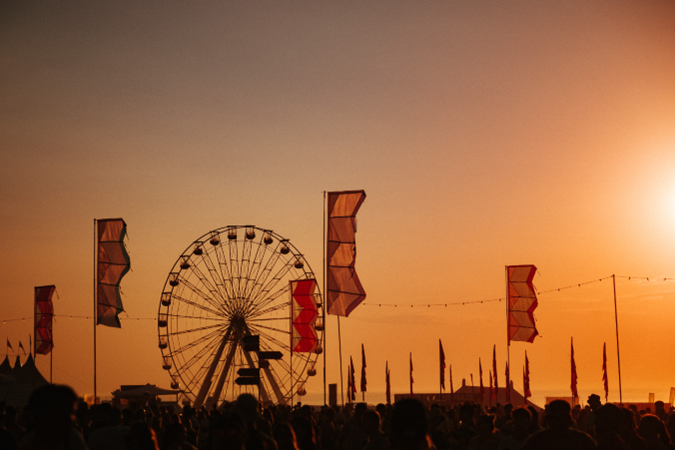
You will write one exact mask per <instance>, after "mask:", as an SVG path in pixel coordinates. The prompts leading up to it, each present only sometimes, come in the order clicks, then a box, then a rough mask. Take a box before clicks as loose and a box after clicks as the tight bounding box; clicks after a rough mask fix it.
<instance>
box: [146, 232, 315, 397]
mask: <svg viewBox="0 0 675 450" xmlns="http://www.w3.org/2000/svg"><path fill="white" fill-rule="evenodd" d="M312 279H315V277H314V274H313V272H312V270H311V268H310V266H309V264H308V263H307V261H306V260H305V258H304V257H303V255H302V254H301V253H300V252H299V251H298V249H297V248H295V247H294V246H293V245H292V244H291V243H290V241H289V240H288V239H285V238H283V237H282V236H279V235H278V234H276V233H274V232H273V231H271V230H264V229H261V228H258V227H255V226H252V225H243V226H241V225H230V226H227V227H222V228H218V229H215V230H212V231H210V232H208V233H206V234H204V235H203V236H201V237H199V238H198V239H197V240H195V241H194V242H193V243H191V244H190V245H189V246H188V247H187V248H186V249H185V251H184V252H183V253H182V254H181V255H180V256H179V257H178V260H177V261H176V263H175V264H174V265H173V267H172V269H171V271H170V273H169V275H168V277H167V280H166V282H165V284H164V289H163V291H162V296H161V299H160V303H159V312H158V321H157V325H158V335H159V348H160V350H161V352H162V361H163V368H164V369H165V370H167V371H168V373H169V374H170V376H171V379H172V383H171V387H172V388H173V389H178V388H180V389H182V390H183V391H184V396H185V397H187V399H189V400H190V401H192V402H193V404H194V406H195V407H199V406H201V405H206V406H207V407H208V406H210V405H212V404H214V403H215V404H219V403H220V402H222V401H224V400H234V399H236V398H237V396H239V395H240V394H242V393H244V392H249V393H251V394H253V395H256V396H258V395H259V396H260V398H261V399H262V400H263V402H265V403H267V402H274V403H280V404H288V403H289V402H290V399H291V398H292V396H294V395H296V396H297V395H304V394H305V393H306V389H305V383H306V382H307V380H308V378H309V377H311V376H315V375H316V368H315V364H316V361H317V359H318V355H319V354H321V353H322V345H323V323H322V319H321V317H322V311H323V309H322V308H323V305H322V303H321V294H320V293H317V294H315V299H316V303H317V307H318V317H319V319H318V320H317V322H316V334H317V338H318V340H317V342H318V343H317V345H316V348H315V349H314V350H313V351H312V352H309V353H295V352H294V353H292V354H291V352H290V349H291V337H290V336H291V326H292V325H291V323H292V321H293V318H292V317H291V296H290V282H291V281H294V280H312ZM251 335H258V336H259V346H260V350H261V351H265V352H268V351H271V352H281V354H282V357H281V358H280V359H276V360H275V359H272V360H260V361H256V358H255V353H253V352H250V351H246V350H244V342H243V341H244V338H245V337H246V336H251ZM256 363H257V364H258V366H256ZM256 367H259V369H260V370H259V374H260V384H259V386H251V385H239V384H238V383H236V382H235V381H236V379H237V377H238V376H237V373H238V371H239V370H240V369H251V368H256Z"/></svg>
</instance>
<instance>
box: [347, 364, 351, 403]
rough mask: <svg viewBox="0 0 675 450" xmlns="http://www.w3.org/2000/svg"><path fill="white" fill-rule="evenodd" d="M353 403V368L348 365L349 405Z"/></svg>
mask: <svg viewBox="0 0 675 450" xmlns="http://www.w3.org/2000/svg"><path fill="white" fill-rule="evenodd" d="M351 402H352V366H351V364H349V365H347V403H351Z"/></svg>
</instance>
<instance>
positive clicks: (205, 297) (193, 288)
mask: <svg viewBox="0 0 675 450" xmlns="http://www.w3.org/2000/svg"><path fill="white" fill-rule="evenodd" d="M180 282H182V284H183V286H185V287H187V288H188V289H189V290H191V291H192V292H193V293H194V294H195V295H197V296H198V297H200V298H202V299H203V300H204V301H206V302H208V303H209V304H210V305H211V306H213V307H214V308H216V309H219V308H220V307H221V306H222V305H219V304H218V303H217V302H215V301H214V300H213V299H212V298H211V297H210V296H209V295H208V294H207V293H205V292H204V291H202V290H201V289H199V288H198V287H197V286H195V285H194V284H192V282H190V280H188V279H187V278H185V277H182V276H180V275H179V283H180Z"/></svg>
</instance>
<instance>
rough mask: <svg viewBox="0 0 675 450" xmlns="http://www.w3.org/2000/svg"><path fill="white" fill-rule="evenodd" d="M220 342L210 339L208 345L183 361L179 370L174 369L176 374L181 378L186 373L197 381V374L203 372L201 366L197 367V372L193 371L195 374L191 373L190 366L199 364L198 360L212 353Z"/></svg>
mask: <svg viewBox="0 0 675 450" xmlns="http://www.w3.org/2000/svg"><path fill="white" fill-rule="evenodd" d="M219 342H220V339H211V340H210V341H209V342H208V344H206V345H205V346H203V347H202V348H200V349H199V350H198V351H197V352H196V353H195V354H194V355H192V356H191V357H190V358H189V359H187V360H184V362H183V364H182V365H181V367H180V369H179V368H178V367H177V368H176V373H177V374H178V375H179V376H180V377H181V378H183V375H187V374H188V373H189V374H191V375H192V376H193V378H195V379H197V380H199V379H200V377H199V373H200V372H202V371H203V370H204V368H203V365H202V367H198V368H197V370H196V371H195V372H196V373H193V371H192V370H191V369H192V366H194V365H196V364H198V363H199V361H200V360H202V359H203V358H204V357H205V356H206V355H208V354H209V353H212V352H213V349H215V348H216V345H217V344H218V343H219Z"/></svg>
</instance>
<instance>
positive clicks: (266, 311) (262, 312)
mask: <svg viewBox="0 0 675 450" xmlns="http://www.w3.org/2000/svg"><path fill="white" fill-rule="evenodd" d="M290 306H291V302H285V303H278V304H276V305H274V306H272V307H270V308H267V309H263V310H257V309H256V310H254V311H253V312H252V313H250V314H249V320H250V319H252V318H253V319H255V318H257V317H260V316H264V315H266V314H269V313H271V312H274V311H278V310H280V309H286V308H288V309H290ZM284 318H285V317H284ZM288 318H290V315H289V316H288ZM258 320H259V319H258Z"/></svg>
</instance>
